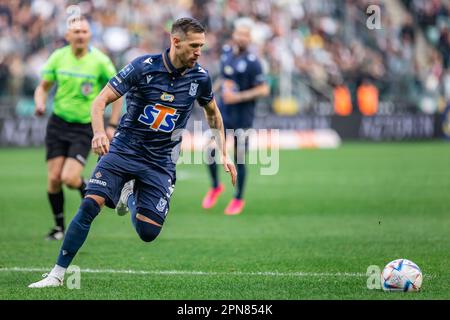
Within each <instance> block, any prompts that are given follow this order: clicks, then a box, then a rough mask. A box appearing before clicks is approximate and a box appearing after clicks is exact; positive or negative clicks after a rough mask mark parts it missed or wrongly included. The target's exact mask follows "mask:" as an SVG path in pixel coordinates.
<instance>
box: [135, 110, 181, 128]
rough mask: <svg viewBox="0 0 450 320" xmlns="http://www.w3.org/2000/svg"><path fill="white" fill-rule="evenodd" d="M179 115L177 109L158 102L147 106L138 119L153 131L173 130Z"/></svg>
mask: <svg viewBox="0 0 450 320" xmlns="http://www.w3.org/2000/svg"><path fill="white" fill-rule="evenodd" d="M179 116H180V115H179V114H178V113H177V110H176V109H174V108H171V107H166V106H163V105H162V104H156V105H148V106H146V107H145V108H144V113H143V114H141V115H140V116H139V118H138V121H139V122H141V123H143V124H145V125H148V126H149V128H150V129H151V130H153V131H162V132H172V131H173V129H174V128H175V124H176V121H177V119H178V117H179Z"/></svg>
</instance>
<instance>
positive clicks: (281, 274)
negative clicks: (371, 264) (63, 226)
mask: <svg viewBox="0 0 450 320" xmlns="http://www.w3.org/2000/svg"><path fill="white" fill-rule="evenodd" d="M48 271H50V268H22V267H6V268H0V272H48ZM81 272H85V273H111V274H134V275H145V274H148V275H187V276H190V275H191V276H268V277H365V276H366V274H365V273H356V272H355V273H353V272H336V273H331V272H324V273H321V272H278V271H261V272H240V271H230V272H214V271H187V270H149V271H147V270H116V269H81Z"/></svg>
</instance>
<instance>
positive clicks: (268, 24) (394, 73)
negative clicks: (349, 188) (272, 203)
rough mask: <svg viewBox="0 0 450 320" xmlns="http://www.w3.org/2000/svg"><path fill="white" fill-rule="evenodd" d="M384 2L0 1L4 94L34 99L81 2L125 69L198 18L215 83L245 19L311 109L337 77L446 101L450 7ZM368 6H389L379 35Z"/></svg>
mask: <svg viewBox="0 0 450 320" xmlns="http://www.w3.org/2000/svg"><path fill="white" fill-rule="evenodd" d="M386 1H391V0H289V1H285V0H210V1H208V0H128V1H120V0H95V1H94V0H83V1H73V0H15V1H9V0H0V34H1V37H0V80H4V81H1V82H0V92H1V93H2V96H3V95H4V94H5V93H8V94H9V95H10V96H12V97H13V98H15V99H17V98H19V97H20V96H31V94H32V92H31V90H29V88H33V87H35V86H36V84H37V81H38V77H39V73H38V71H39V70H40V68H41V66H42V64H43V62H44V61H45V59H46V58H47V57H48V54H49V52H51V51H53V50H54V49H55V48H56V47H60V46H62V45H64V34H63V33H64V30H65V24H66V19H67V18H68V15H69V14H70V12H69V13H68V12H67V8H68V6H70V5H76V6H77V7H76V8H78V9H79V10H80V11H81V12H80V13H82V14H85V15H87V16H88V17H89V18H90V20H91V25H92V32H93V39H92V44H93V45H94V46H96V47H98V48H99V49H101V50H103V51H105V53H106V54H108V55H109V56H111V57H112V59H113V62H114V63H115V65H117V66H118V68H120V67H121V66H123V65H125V64H126V63H127V62H128V61H130V60H131V59H133V58H134V57H136V56H138V55H140V54H142V53H144V52H149V53H158V52H160V51H161V50H162V49H163V48H164V47H167V46H168V45H169V44H168V43H167V40H166V39H167V37H165V36H164V35H165V34H166V33H167V32H168V28H169V27H170V25H171V22H172V21H174V20H175V19H176V18H178V17H180V16H194V17H196V18H198V19H199V20H201V21H202V22H203V23H204V24H205V25H206V26H207V28H208V33H207V45H206V48H205V50H204V53H203V55H202V64H203V65H205V66H206V67H208V69H209V71H210V73H211V74H212V76H213V78H215V77H216V76H217V75H218V73H219V60H220V48H221V47H222V44H223V43H224V42H225V41H226V39H228V38H229V35H230V33H231V27H232V23H233V21H234V20H235V19H236V18H238V17H240V16H244V15H246V16H250V17H252V18H253V20H254V21H256V26H255V29H254V30H253V37H254V43H255V45H254V47H253V48H252V49H251V50H254V51H256V52H257V54H258V55H259V56H261V57H264V59H263V61H262V64H263V66H264V68H265V71H266V73H267V74H268V75H269V82H270V84H271V86H272V92H273V93H274V94H275V96H277V95H280V92H285V90H283V89H285V88H282V86H283V84H286V83H292V86H291V87H292V88H291V89H290V91H291V94H292V96H293V98H295V99H297V100H298V101H300V100H301V101H302V104H303V105H305V104H306V105H308V104H314V103H316V102H317V100H320V99H328V100H329V101H332V98H333V90H334V84H333V79H335V78H341V79H342V80H343V82H344V83H345V85H346V86H347V87H348V89H349V90H350V93H351V94H352V96H355V95H356V89H357V85H358V84H359V83H360V82H361V81H362V79H363V78H367V77H368V78H371V79H372V81H373V82H372V84H373V85H374V86H376V87H377V89H378V90H379V98H380V100H383V99H385V100H392V101H402V102H404V103H407V104H408V105H411V106H416V107H418V101H419V100H420V99H418V97H421V96H422V94H425V95H426V96H427V99H431V100H433V103H435V104H437V102H436V101H438V100H439V99H448V93H447V92H448V89H447V88H448V86H449V85H448V82H449V81H450V80H449V76H448V69H449V57H450V52H449V50H450V49H449V41H450V40H449V28H450V20H449V12H450V4H449V1H444V0H398V1H401V2H403V4H404V9H405V10H404V13H406V14H405V18H404V19H403V18H401V17H397V16H396V15H392V14H390V13H389V11H388V10H387V6H386V5H385V3H386ZM393 1H397V0H393ZM369 5H377V6H379V8H380V10H381V25H382V28H381V29H379V30H370V29H368V28H366V27H365V25H366V20H367V14H366V9H367V7H368V6H369ZM400 19H403V20H402V21H399V20H400ZM420 29H422V30H423V34H424V35H425V37H426V39H427V40H428V41H429V44H430V46H432V47H434V48H435V49H436V50H437V51H436V52H437V54H438V55H439V56H440V58H437V57H434V55H435V54H434V53H432V50H431V51H430V53H423V52H421V54H424V55H425V59H424V60H426V61H427V63H426V64H425V66H422V65H421V64H418V62H417V56H418V46H417V44H416V43H417V41H418V40H417V39H418V37H419V36H420V35H421V33H420V32H419V31H420ZM439 64H441V66H439ZM439 68H441V69H442V70H441V72H436V70H437V69H439ZM11 77H12V79H13V80H12V81H5V79H11ZM436 81H437V85H433V84H434V83H436ZM430 89H431V92H430ZM307 109H308V108H307V107H306V108H304V107H302V108H301V110H307Z"/></svg>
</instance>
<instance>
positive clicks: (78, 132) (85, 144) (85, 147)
mask: <svg viewBox="0 0 450 320" xmlns="http://www.w3.org/2000/svg"><path fill="white" fill-rule="evenodd" d="M92 136H93V134H92V127H91V124H90V123H87V124H84V123H71V122H67V121H65V120H63V119H61V118H60V117H58V116H56V115H55V114H52V115H51V117H50V119H49V120H48V124H47V131H46V134H45V147H46V149H47V155H46V159H47V161H48V160H49V159H52V158H56V157H59V156H63V157H66V158H74V159H76V160H78V161H79V162H80V163H81V164H82V165H83V166H84V165H85V164H86V160H87V157H88V155H89V152H90V151H91V140H92Z"/></svg>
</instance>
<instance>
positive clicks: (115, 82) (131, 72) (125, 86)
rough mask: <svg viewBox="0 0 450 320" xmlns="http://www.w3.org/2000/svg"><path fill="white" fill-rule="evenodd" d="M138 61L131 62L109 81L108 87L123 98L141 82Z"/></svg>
mask: <svg viewBox="0 0 450 320" xmlns="http://www.w3.org/2000/svg"><path fill="white" fill-rule="evenodd" d="M138 59H139V58H137V59H135V60H133V61H131V62H130V63H129V64H127V65H126V66H125V67H123V68H122V69H121V70H120V71H119V72H118V73H117V74H116V75H115V76H114V77H112V78H111V79H110V80H109V82H108V86H109V87H110V88H111V89H112V90H113V91H115V92H116V93H117V94H118V95H119V96H123V95H124V94H125V93H127V92H128V91H129V90H130V89H131V88H132V87H134V86H135V85H136V84H137V83H138V82H139V74H140V69H139V67H138V66H139V63H138Z"/></svg>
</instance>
